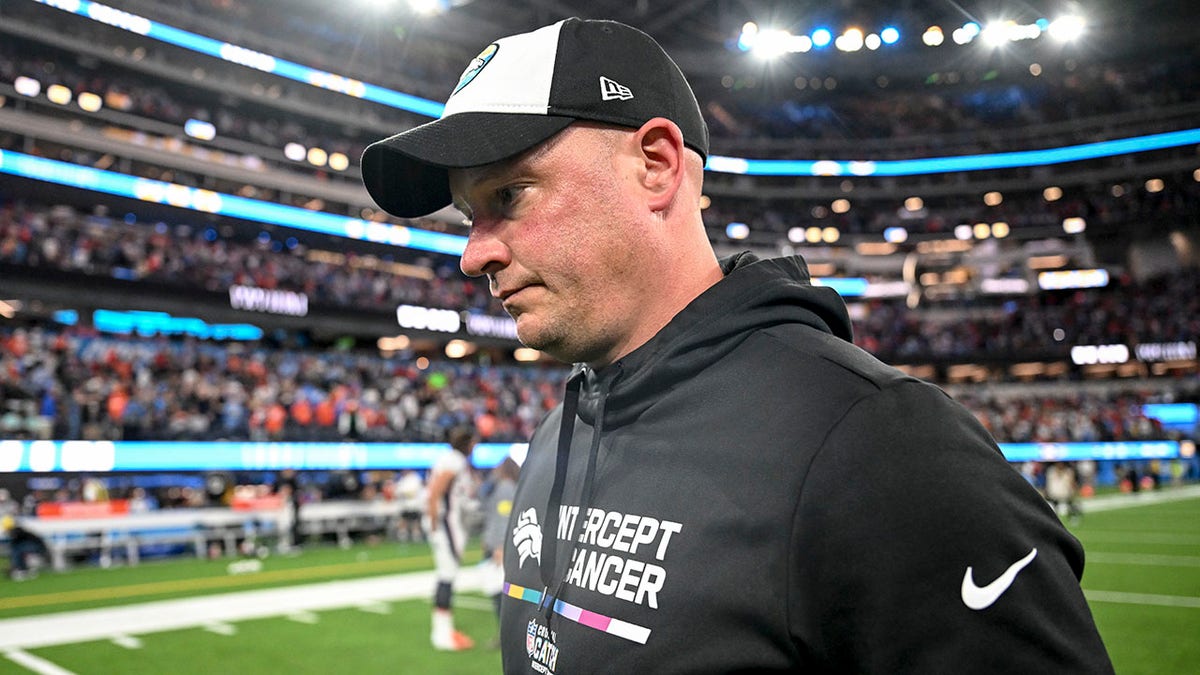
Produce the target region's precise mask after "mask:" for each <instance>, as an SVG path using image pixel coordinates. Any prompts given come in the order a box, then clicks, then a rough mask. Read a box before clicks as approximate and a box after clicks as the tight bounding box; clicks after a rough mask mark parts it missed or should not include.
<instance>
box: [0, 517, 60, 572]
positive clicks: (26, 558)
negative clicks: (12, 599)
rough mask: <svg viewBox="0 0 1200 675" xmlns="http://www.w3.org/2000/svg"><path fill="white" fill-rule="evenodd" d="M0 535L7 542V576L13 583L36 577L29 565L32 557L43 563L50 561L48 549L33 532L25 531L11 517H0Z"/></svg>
mask: <svg viewBox="0 0 1200 675" xmlns="http://www.w3.org/2000/svg"><path fill="white" fill-rule="evenodd" d="M0 535H3V538H4V539H7V540H8V555H9V567H8V576H9V578H10V579H12V580H13V581H25V580H26V579H29V578H31V577H34V576H37V571H36V567H35V566H34V565H33V564H32V563H31V560H32V559H33V558H34V556H37V557H40V558H41V559H42V561H43V564H44V562H45V561H47V560H50V549H49V548H47V547H46V542H45V540H43V539H42V538H41V537H40V536H38V535H37V533H35V532H31V531H30V530H27V529H25V528H24V527H22V526H21V524H20V523H19V522H18V521H17V519H16V518H15V517H13V516H12V515H3V516H0Z"/></svg>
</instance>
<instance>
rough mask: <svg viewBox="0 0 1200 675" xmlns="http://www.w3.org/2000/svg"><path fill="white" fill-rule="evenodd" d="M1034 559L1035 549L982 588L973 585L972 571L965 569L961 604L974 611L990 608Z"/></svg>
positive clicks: (1035, 555) (968, 568)
mask: <svg viewBox="0 0 1200 675" xmlns="http://www.w3.org/2000/svg"><path fill="white" fill-rule="evenodd" d="M1036 557H1037V549H1036V548H1035V549H1033V550H1031V551H1030V552H1029V555H1027V556H1025V557H1024V558H1021V559H1020V560H1018V561H1017V562H1015V563H1013V564H1012V565H1009V567H1008V569H1006V570H1004V574H1001V575H1000V576H999V577H997V578H996V580H995V581H993V582H992V583H990V584H988V585H987V586H983V587H982V588H981V587H979V586H976V585H975V579H974V578H973V577H972V569H971V567H967V573H966V574H964V575H963V582H962V601H963V604H965V605H966V606H967V607H970V608H971V609H975V610H979V609H987V608H988V607H991V606H992V603H994V602H996V600H998V599H999V598H1000V596H1001V595H1004V591H1007V590H1008V587H1009V586H1012V582H1013V580H1015V579H1016V578H1017V575H1018V574H1020V573H1021V570H1023V569H1025V566H1026V565H1028V564H1029V563H1031V562H1033V559H1034V558H1036Z"/></svg>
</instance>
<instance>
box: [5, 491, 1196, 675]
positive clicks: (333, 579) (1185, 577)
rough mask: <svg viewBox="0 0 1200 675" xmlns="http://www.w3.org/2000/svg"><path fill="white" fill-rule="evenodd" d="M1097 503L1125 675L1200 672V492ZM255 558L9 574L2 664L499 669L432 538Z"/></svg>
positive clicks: (235, 669)
mask: <svg viewBox="0 0 1200 675" xmlns="http://www.w3.org/2000/svg"><path fill="white" fill-rule="evenodd" d="M1184 495H1189V496H1188V497H1187V498H1180V499H1171V500H1168V501H1162V502H1154V503H1147V502H1152V501H1153V498H1154V497H1158V496H1168V497H1172V496H1173V497H1183V496H1184ZM1090 505H1091V504H1086V503H1085V506H1090ZM1094 505H1095V507H1096V508H1094V509H1093V510H1091V511H1090V512H1089V513H1087V515H1086V516H1085V518H1084V520H1083V522H1082V523H1080V524H1078V525H1074V526H1072V530H1073V531H1074V532H1075V534H1076V535H1077V536H1078V537H1079V538H1080V540H1081V541H1082V542H1083V544H1084V547H1085V548H1086V550H1087V556H1088V563H1087V571H1086V573H1085V575H1084V579H1083V587H1084V589H1085V592H1086V593H1087V596H1088V599H1089V601H1090V602H1091V605H1092V609H1093V612H1094V614H1095V617H1096V622H1097V624H1098V625H1099V627H1100V632H1101V634H1102V635H1103V637H1104V640H1105V642H1106V644H1107V645H1108V649H1109V653H1110V654H1111V656H1112V659H1113V662H1114V663H1115V665H1116V668H1117V672H1118V673H1121V674H1136V673H1146V674H1151V673H1153V674H1160V673H1171V674H1175V673H1200V492H1197V491H1196V489H1195V488H1189V489H1187V490H1185V491H1178V492H1175V493H1173V494H1172V491H1170V490H1167V491H1164V494H1162V495H1146V496H1143V497H1137V496H1128V495H1116V496H1112V497H1106V498H1104V499H1100V500H1096V502H1095V504H1094ZM1102 507H1104V510H1100V509H1101V508H1102ZM1113 507H1116V508H1113ZM477 559H478V554H476V556H475V560H477ZM468 562H472V561H471V560H470V559H469V560H468ZM255 567H257V565H255V564H253V563H247V562H246V561H240V562H239V561H234V560H231V559H228V558H225V559H220V560H213V561H208V560H197V559H173V560H169V561H161V562H145V563H143V564H141V565H139V566H136V567H122V566H116V567H112V568H109V569H100V568H96V567H81V568H77V569H74V570H71V571H69V572H66V573H43V574H42V575H41V576H39V577H38V578H36V579H31V580H28V581H24V582H21V583H15V582H10V581H2V582H0V673H21V674H28V673H40V674H43V675H70V674H72V673H75V674H78V675H84V674H93V673H114V674H116V673H122V674H139V673H147V674H148V673H376V672H390V673H494V672H498V671H499V666H500V658H499V651H498V650H497V649H496V648H495V647H494V646H493V645H491V644H490V643H491V642H492V640H493V639H494V638H495V635H496V630H497V626H496V619H495V616H494V614H493V612H492V610H491V607H490V603H489V601H488V600H486V599H485V598H484V597H483V596H481V595H479V594H478V593H474V592H463V593H459V594H458V595H457V596H456V609H455V617H456V622H457V623H458V626H459V628H460V629H461V630H463V631H464V632H466V633H467V634H468V635H470V636H471V637H473V638H474V639H475V641H476V647H475V649H472V650H470V651H467V652H460V653H438V652H434V651H432V649H431V648H430V647H429V643H428V638H429V610H430V604H429V600H428V589H429V588H430V587H431V579H430V576H429V573H428V570H429V569H430V568H431V567H432V561H431V559H430V557H429V551H428V549H427V548H425V547H424V546H421V545H402V544H396V543H382V544H377V545H373V546H368V545H365V544H363V545H358V546H355V547H352V548H350V549H346V550H343V549H340V548H336V547H321V546H310V547H307V548H305V550H304V551H303V553H301V554H299V555H293V556H280V555H272V556H270V557H268V558H267V559H265V560H264V561H262V564H261V568H260V569H255ZM472 571H473V565H468V566H467V568H466V569H465V570H464V574H465V576H466V577H467V578H468V581H467V582H466V583H464V584H463V585H464V586H466V587H468V588H469V587H470V586H471V583H470V581H469V579H470V577H471V573H472Z"/></svg>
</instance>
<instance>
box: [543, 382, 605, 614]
mask: <svg viewBox="0 0 1200 675" xmlns="http://www.w3.org/2000/svg"><path fill="white" fill-rule="evenodd" d="M616 365H618V367H619V364H616ZM586 373H587V371H586V370H583V371H581V372H580V373H579V374H578V375H576V376H575V377H573V378H571V379H570V380H568V381H567V387H566V396H565V397H564V399H563V417H562V423H561V425H560V426H559V429H558V451H557V456H556V457H555V466H554V483H553V484H552V486H551V488H550V501H549V503H548V504H547V505H546V528H545V530H544V531H543V534H542V566H541V570H540V571H541V576H542V584H543V589H542V610H543V613H544V614H543V618H544V620H545V621H546V623H547V625H549V623H550V619H551V617H552V616H553V614H554V601H555V600H556V599H557V598H558V597H559V594H560V593H561V592H562V587H563V584H564V583H565V582H566V574H563V575H561V576H560V575H559V574H558V569H557V567H558V560H557V557H558V514H559V507H560V506H561V505H562V494H563V488H564V487H565V486H566V483H567V465H568V463H569V461H570V456H571V440H572V439H573V437H574V435H575V416H576V413H577V412H578V410H579V391H580V389H581V387H582V384H583V379H584V377H585V375H586ZM613 379H615V378H613ZM611 384H612V380H611V379H610V380H607V381H601V383H600V400H599V402H598V403H597V405H596V419H595V423H594V424H593V426H592V443H591V447H590V448H589V450H588V461H587V469H586V471H585V472H584V475H583V490H582V494H581V495H580V501H581V504H580V505H579V513H580V515H585V514H586V513H587V510H588V509H589V508H590V507H591V505H592V489H593V485H594V483H595V478H596V457H597V456H598V455H599V454H600V436H601V434H602V432H603V431H604V406H605V403H607V401H608V391H609V388H610V387H611ZM568 539H569V541H570V547H568V549H567V559H568V561H569V560H570V558H571V556H572V555H573V554H574V553H575V544H576V542H575V538H574V537H569V538H568ZM547 540H549V544H547ZM568 564H569V563H568ZM552 586H553V588H554V592H553V594H552V593H551V592H550V589H551V587H552Z"/></svg>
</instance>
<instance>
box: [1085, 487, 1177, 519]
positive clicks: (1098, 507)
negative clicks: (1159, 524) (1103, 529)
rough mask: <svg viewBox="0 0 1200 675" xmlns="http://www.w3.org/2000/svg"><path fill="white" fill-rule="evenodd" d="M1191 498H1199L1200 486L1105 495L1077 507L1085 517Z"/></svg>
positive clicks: (1088, 500)
mask: <svg viewBox="0 0 1200 675" xmlns="http://www.w3.org/2000/svg"><path fill="white" fill-rule="evenodd" d="M1193 498H1200V485H1183V486H1180V487H1164V488H1160V489H1159V490H1155V491H1147V490H1142V491H1140V492H1132V493H1128V494H1126V493H1121V494H1113V495H1105V496H1103V497H1092V498H1091V499H1081V500H1079V505H1080V506H1081V507H1083V513H1084V515H1085V516H1086V515H1087V514H1089V513H1094V512H1097V511H1112V510H1113V509H1127V508H1132V507H1134V506H1148V505H1150V504H1162V503H1165V502H1177V501H1180V500H1183V499H1193Z"/></svg>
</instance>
